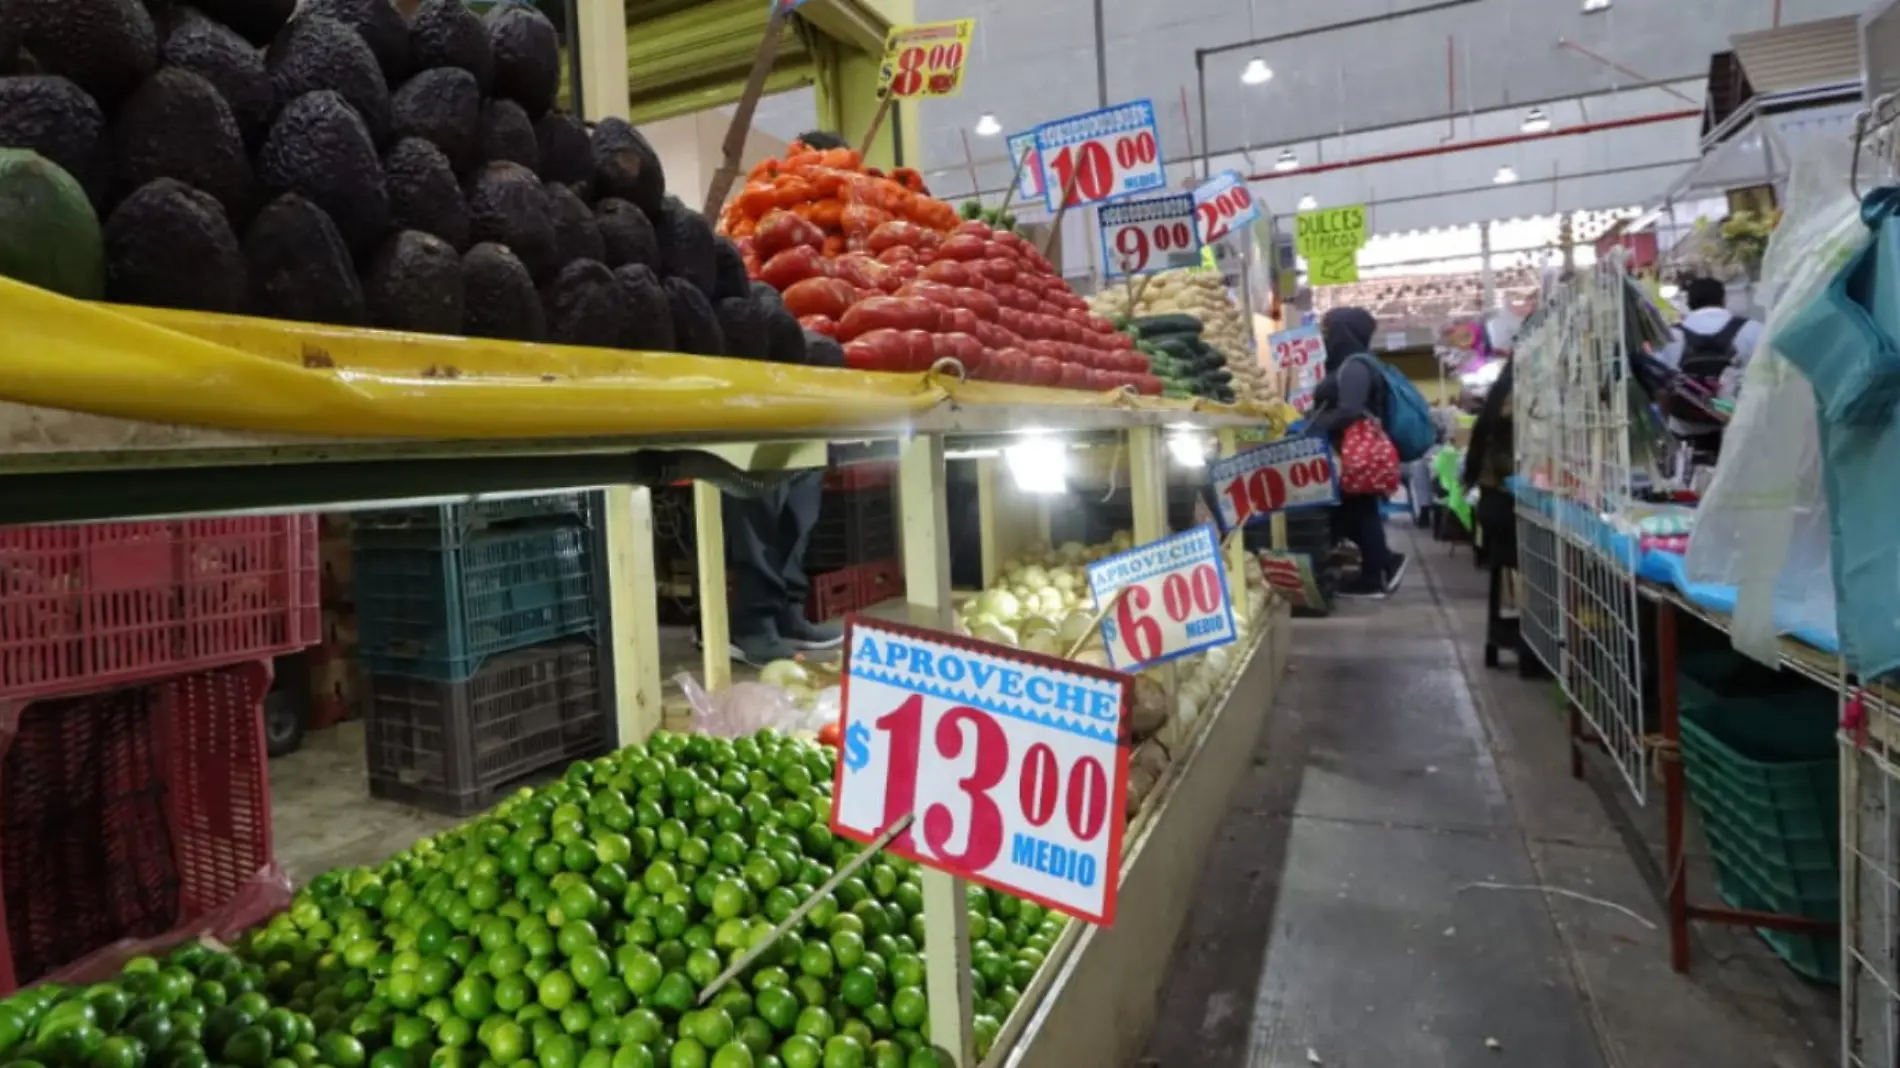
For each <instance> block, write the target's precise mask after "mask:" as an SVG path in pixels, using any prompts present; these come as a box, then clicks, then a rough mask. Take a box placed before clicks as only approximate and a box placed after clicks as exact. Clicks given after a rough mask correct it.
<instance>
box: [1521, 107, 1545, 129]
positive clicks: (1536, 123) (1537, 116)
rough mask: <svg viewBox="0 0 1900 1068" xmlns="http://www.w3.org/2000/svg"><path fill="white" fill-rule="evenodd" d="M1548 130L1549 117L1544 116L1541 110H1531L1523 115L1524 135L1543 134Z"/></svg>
mask: <svg viewBox="0 0 1900 1068" xmlns="http://www.w3.org/2000/svg"><path fill="white" fill-rule="evenodd" d="M1548 129H1550V116H1549V115H1546V114H1544V109H1543V108H1532V109H1530V110H1529V111H1526V112H1525V113H1524V126H1523V130H1524V132H1525V133H1543V132H1544V131H1545V130H1548Z"/></svg>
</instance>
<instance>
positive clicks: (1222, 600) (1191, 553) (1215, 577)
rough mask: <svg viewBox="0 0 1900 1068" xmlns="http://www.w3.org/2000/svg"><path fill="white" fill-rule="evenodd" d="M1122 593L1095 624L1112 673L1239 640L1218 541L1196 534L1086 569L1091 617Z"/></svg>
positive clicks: (1198, 530) (1204, 532)
mask: <svg viewBox="0 0 1900 1068" xmlns="http://www.w3.org/2000/svg"><path fill="white" fill-rule="evenodd" d="M1124 588H1125V589H1127V590H1128V593H1127V595H1126V596H1124V597H1122V599H1121V600H1120V601H1117V602H1116V604H1115V609H1114V611H1112V612H1110V613H1108V618H1106V619H1104V620H1102V645H1103V646H1104V647H1105V648H1106V649H1107V650H1108V662H1109V664H1110V666H1112V667H1114V668H1115V670H1117V671H1140V670H1141V669H1143V668H1146V667H1151V666H1153V665H1155V664H1160V663H1164V662H1166V661H1169V660H1173V659H1174V658H1175V657H1177V656H1186V655H1187V654H1189V653H1193V652H1199V651H1200V650H1202V649H1212V648H1213V647H1215V646H1217V645H1226V644H1227V643H1228V642H1231V641H1233V640H1234V639H1235V638H1237V637H1238V636H1239V634H1240V632H1239V630H1238V629H1237V628H1236V627H1235V626H1234V606H1233V602H1231V601H1229V600H1228V598H1227V568H1226V567H1225V565H1223V564H1222V562H1221V551H1220V536H1219V535H1218V534H1216V533H1215V532H1214V528H1213V527H1211V526H1205V525H1204V526H1198V527H1195V528H1194V529H1193V530H1184V531H1182V532H1181V533H1179V534H1175V535H1172V536H1171V537H1166V538H1162V539H1161V540H1160V541H1152V542H1149V543H1148V544H1146V545H1140V546H1136V547H1135V548H1133V549H1130V550H1128V551H1127V552H1125V553H1117V554H1115V555H1114V556H1110V557H1107V558H1104V559H1102V560H1097V561H1096V562H1095V563H1093V564H1090V565H1089V590H1090V592H1092V593H1094V594H1095V605H1096V610H1097V611H1100V610H1101V606H1102V605H1105V604H1107V603H1109V601H1111V600H1113V599H1114V597H1115V595H1116V594H1117V593H1119V592H1121V591H1122V590H1123V589H1124Z"/></svg>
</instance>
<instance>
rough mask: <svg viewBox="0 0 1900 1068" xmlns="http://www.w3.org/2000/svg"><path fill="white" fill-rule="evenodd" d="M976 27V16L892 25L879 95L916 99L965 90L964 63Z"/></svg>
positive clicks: (881, 67) (885, 48)
mask: <svg viewBox="0 0 1900 1068" xmlns="http://www.w3.org/2000/svg"><path fill="white" fill-rule="evenodd" d="M975 28H976V20H975V19H956V20H954V21H951V22H926V23H923V24H921V25H917V26H893V27H891V30H890V32H889V33H888V34H886V35H885V37H884V63H883V64H882V65H881V66H880V67H879V68H878V72H877V95H878V96H879V97H884V96H894V97H898V98H899V99H903V100H914V99H918V98H921V97H944V96H956V95H957V94H958V93H961V92H963V64H964V61H965V60H967V59H969V58H970V33H971V31H972V30H974V29H975Z"/></svg>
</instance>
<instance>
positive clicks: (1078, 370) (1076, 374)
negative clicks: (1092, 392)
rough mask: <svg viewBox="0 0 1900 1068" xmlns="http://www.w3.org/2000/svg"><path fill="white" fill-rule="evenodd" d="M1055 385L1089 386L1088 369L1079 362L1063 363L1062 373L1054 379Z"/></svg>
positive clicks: (1070, 387)
mask: <svg viewBox="0 0 1900 1068" xmlns="http://www.w3.org/2000/svg"><path fill="white" fill-rule="evenodd" d="M1056 385H1058V386H1060V387H1061V388H1063V389H1087V388H1089V369H1088V368H1086V367H1083V366H1082V365H1081V364H1075V363H1065V364H1063V365H1062V374H1061V376H1060V377H1058V378H1057V379H1056Z"/></svg>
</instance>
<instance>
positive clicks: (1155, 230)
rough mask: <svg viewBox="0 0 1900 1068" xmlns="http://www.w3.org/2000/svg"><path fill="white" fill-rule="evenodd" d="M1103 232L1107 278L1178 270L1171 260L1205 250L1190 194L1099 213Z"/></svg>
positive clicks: (1104, 208)
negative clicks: (1199, 234)
mask: <svg viewBox="0 0 1900 1068" xmlns="http://www.w3.org/2000/svg"><path fill="white" fill-rule="evenodd" d="M1095 215H1096V221H1097V222H1098V223H1099V224H1100V226H1101V231H1102V266H1103V268H1104V269H1103V271H1102V273H1103V274H1104V275H1107V276H1108V277H1111V278H1113V277H1114V276H1116V275H1121V274H1145V273H1147V272H1149V271H1164V270H1167V269H1168V268H1169V267H1173V266H1175V264H1174V263H1173V262H1171V258H1172V257H1174V256H1178V255H1179V254H1181V253H1184V252H1187V253H1192V252H1194V251H1196V250H1198V249H1199V248H1200V247H1201V242H1200V241H1199V240H1198V239H1197V237H1196V235H1195V231H1194V197H1193V195H1192V194H1189V193H1180V194H1177V195H1175V196H1167V197H1155V198H1153V199H1150V200H1122V201H1117V202H1116V203H1113V204H1104V205H1102V206H1101V207H1100V208H1099V209H1097V210H1096V213H1095Z"/></svg>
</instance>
